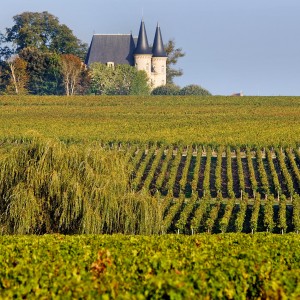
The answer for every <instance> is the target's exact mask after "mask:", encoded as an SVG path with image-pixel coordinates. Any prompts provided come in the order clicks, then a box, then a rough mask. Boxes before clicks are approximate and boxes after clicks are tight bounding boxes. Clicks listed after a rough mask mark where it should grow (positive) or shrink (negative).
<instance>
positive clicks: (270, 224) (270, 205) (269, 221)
mask: <svg viewBox="0 0 300 300" xmlns="http://www.w3.org/2000/svg"><path fill="white" fill-rule="evenodd" d="M265 202H266V203H265V209H264V210H265V211H264V225H265V227H266V229H267V231H268V232H272V231H273V228H274V220H273V218H274V196H269V197H268V198H267V199H266V200H265Z"/></svg>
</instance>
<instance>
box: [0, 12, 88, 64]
mask: <svg viewBox="0 0 300 300" xmlns="http://www.w3.org/2000/svg"><path fill="white" fill-rule="evenodd" d="M13 21H14V25H13V26H12V27H11V28H7V29H6V39H5V40H6V42H8V43H12V44H13V46H14V48H15V49H14V51H15V52H16V53H19V52H20V51H21V50H22V49H24V48H28V47H34V48H37V49H39V50H40V51H42V52H48V51H50V52H56V53H60V54H64V53H68V54H74V55H77V56H79V57H81V58H84V57H85V55H86V52H87V45H86V44H84V43H82V42H81V41H80V40H79V39H78V38H76V37H75V36H74V34H73V32H72V30H71V29H69V28H68V27H67V26H66V25H64V24H60V22H59V20H58V18H57V17H55V16H53V15H51V14H50V13H48V12H46V11H44V12H42V13H38V12H23V13H22V14H19V15H16V16H14V17H13Z"/></svg>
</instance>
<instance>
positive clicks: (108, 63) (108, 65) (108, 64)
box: [106, 61, 115, 69]
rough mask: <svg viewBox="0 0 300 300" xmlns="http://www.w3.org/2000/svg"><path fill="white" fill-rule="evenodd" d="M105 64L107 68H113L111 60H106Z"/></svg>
mask: <svg viewBox="0 0 300 300" xmlns="http://www.w3.org/2000/svg"><path fill="white" fill-rule="evenodd" d="M106 65H107V67H108V68H112V69H114V68H115V63H114V62H112V61H109V62H107V63H106Z"/></svg>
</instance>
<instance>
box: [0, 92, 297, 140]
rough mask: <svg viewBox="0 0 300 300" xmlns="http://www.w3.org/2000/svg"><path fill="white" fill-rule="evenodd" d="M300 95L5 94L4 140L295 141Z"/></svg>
mask: <svg viewBox="0 0 300 300" xmlns="http://www.w3.org/2000/svg"><path fill="white" fill-rule="evenodd" d="M299 116H300V97H244V98H234V97H205V98H203V97H142V98H139V97H121V96H119V97H106V96H105V97H104V96H103V97H95V96H90V97H70V98H67V97H32V96H26V97H19V98H18V97H1V98H0V119H1V123H0V139H4V138H13V137H17V138H20V137H30V136H32V135H35V134H36V133H39V134H42V135H44V136H47V137H59V138H60V139H63V140H67V139H72V140H73V139H74V140H90V139H102V140H120V141H125V140H128V141H141V142H147V141H149V140H153V141H165V142H168V143H175V142H182V143H184V144H190V143H193V142H196V143H206V144H231V145H244V144H248V145H279V144H284V145H290V144H291V145H294V144H295V143H298V142H299V136H300V118H299Z"/></svg>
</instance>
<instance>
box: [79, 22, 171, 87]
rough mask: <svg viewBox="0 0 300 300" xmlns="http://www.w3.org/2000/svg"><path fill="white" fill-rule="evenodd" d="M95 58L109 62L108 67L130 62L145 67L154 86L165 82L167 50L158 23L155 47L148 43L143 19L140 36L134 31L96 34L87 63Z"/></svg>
mask: <svg viewBox="0 0 300 300" xmlns="http://www.w3.org/2000/svg"><path fill="white" fill-rule="evenodd" d="M94 62H100V63H103V64H107V66H108V67H114V65H116V64H128V65H130V66H133V67H136V68H137V69H138V70H144V71H145V72H146V73H147V75H148V78H149V82H150V83H151V87H152V88H156V87H158V86H161V85H165V84H166V63H167V54H166V51H165V49H164V44H163V39H162V35H161V30H160V27H159V25H157V27H156V32H155V37H154V42H153V46H152V47H150V46H149V43H148V38H147V33H146V28H145V23H144V21H142V22H141V26H140V31H139V35H138V37H137V38H134V37H133V36H132V34H94V36H93V39H92V42H91V45H90V48H89V51H88V54H87V57H86V62H85V63H86V64H87V65H90V64H92V63H94Z"/></svg>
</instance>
